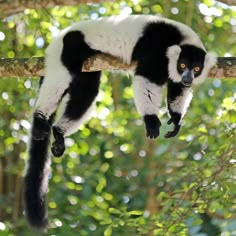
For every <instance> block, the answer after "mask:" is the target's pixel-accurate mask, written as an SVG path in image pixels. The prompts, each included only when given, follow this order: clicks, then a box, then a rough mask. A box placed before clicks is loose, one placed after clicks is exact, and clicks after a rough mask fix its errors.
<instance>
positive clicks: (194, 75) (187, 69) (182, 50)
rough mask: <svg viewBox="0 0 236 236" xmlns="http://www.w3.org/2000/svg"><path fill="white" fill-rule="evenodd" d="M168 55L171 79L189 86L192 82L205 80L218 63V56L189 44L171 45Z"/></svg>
mask: <svg viewBox="0 0 236 236" xmlns="http://www.w3.org/2000/svg"><path fill="white" fill-rule="evenodd" d="M167 57H168V59H169V65H168V71H169V77H170V79H171V80H173V81H174V82H181V83H182V84H183V85H185V86H188V87H189V86H191V84H192V83H199V82H201V81H203V80H204V79H205V78H206V77H207V75H208V72H209V70H210V69H211V68H212V66H214V65H215V63H216V57H215V56H214V55H213V54H211V53H206V51H205V50H204V49H202V48H199V47H196V46H193V45H189V44H185V45H182V46H178V45H174V46H171V47H169V48H168V51H167Z"/></svg>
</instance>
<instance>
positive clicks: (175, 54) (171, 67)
mask: <svg viewBox="0 0 236 236" xmlns="http://www.w3.org/2000/svg"><path fill="white" fill-rule="evenodd" d="M180 53H181V48H180V47H179V46H178V45H173V46H171V47H169V48H168V49H167V52H166V56H167V58H168V59H169V63H168V72H169V77H170V79H171V80H173V81H174V82H180V81H181V76H180V75H179V73H178V71H177V61H178V59H179V55H180Z"/></svg>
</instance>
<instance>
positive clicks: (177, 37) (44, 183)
mask: <svg viewBox="0 0 236 236" xmlns="http://www.w3.org/2000/svg"><path fill="white" fill-rule="evenodd" d="M99 53H107V54H110V55H112V56H115V57H117V58H120V59H122V60H123V61H124V62H126V63H131V62H133V61H135V62H137V64H136V65H137V66H136V68H135V69H134V81H133V88H134V100H135V105H136V107H137V110H138V112H139V113H140V115H141V116H142V118H143V120H144V123H145V126H146V136H147V137H148V138H151V139H152V138H156V137H157V136H158V135H159V129H160V126H161V122H160V120H159V118H158V116H157V113H158V110H159V107H160V104H161V97H162V89H163V86H164V85H165V84H167V106H168V111H169V115H170V119H169V121H168V124H171V123H173V125H174V129H173V131H170V132H168V133H167V134H166V135H165V137H166V138H170V137H173V136H175V135H176V134H177V133H178V132H179V129H180V127H181V120H182V118H183V116H184V115H185V113H186V111H187V108H188V106H189V104H190V102H191V99H192V91H191V85H192V84H194V83H198V82H200V81H203V80H204V79H205V78H206V77H207V75H208V72H209V70H210V68H211V67H212V66H213V65H214V64H215V63H216V58H215V56H213V55H212V54H210V53H207V52H206V50H205V48H204V46H203V44H202V42H201V40H200V39H199V37H198V36H197V34H196V33H195V32H194V31H193V30H192V29H190V28H189V27H188V26H186V25H184V24H182V23H179V22H176V21H173V20H169V19H164V18H161V17H157V16H150V15H148V16H147V15H132V16H112V17H107V18H100V19H98V20H90V21H82V22H79V23H75V24H73V25H71V26H70V27H68V28H67V29H65V30H63V31H62V32H61V33H60V34H59V36H58V37H57V38H55V39H54V40H53V41H52V43H51V44H50V45H49V47H48V48H47V50H46V56H45V57H46V59H45V60H46V61H45V76H44V79H43V80H42V83H41V86H40V89H39V93H38V98H37V101H36V104H35V110H34V115H33V124H32V129H31V136H30V142H29V150H28V153H29V158H28V161H27V168H26V174H25V178H24V183H25V187H24V204H25V214H26V217H27V219H28V222H29V224H30V225H31V226H32V227H34V228H36V229H39V230H43V229H45V228H46V227H47V221H48V220H47V209H46V206H45V205H46V193H47V191H48V172H49V166H50V158H49V155H48V149H49V145H50V136H51V130H52V133H53V136H54V141H53V143H52V147H51V150H52V153H53V155H54V156H58V157H59V156H61V155H62V154H63V153H64V150H65V144H64V137H65V136H66V135H69V134H71V133H73V132H75V131H76V130H77V129H78V127H79V126H80V125H81V124H83V123H84V121H85V120H86V119H87V118H88V117H89V114H90V113H91V110H92V107H93V104H94V103H95V98H96V96H97V94H98V90H99V82H100V74H101V72H100V71H97V72H89V73H88V72H87V73H86V72H82V71H81V68H82V65H83V62H84V61H85V60H86V59H88V58H89V57H91V56H95V55H96V54H99ZM60 102H64V110H63V112H62V114H61V116H60V117H58V118H57V119H56V121H54V120H55V119H54V114H55V112H56V110H57V108H58V104H59V103H60Z"/></svg>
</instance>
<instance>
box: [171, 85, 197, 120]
mask: <svg viewBox="0 0 236 236" xmlns="http://www.w3.org/2000/svg"><path fill="white" fill-rule="evenodd" d="M192 98H193V93H192V90H191V88H185V89H184V90H183V93H182V95H181V96H178V97H176V99H175V100H174V101H172V102H171V103H170V104H169V105H170V108H171V110H172V111H173V112H178V113H180V114H181V118H183V117H184V115H185V113H186V112H187V109H188V107H189V105H190V103H191V100H192Z"/></svg>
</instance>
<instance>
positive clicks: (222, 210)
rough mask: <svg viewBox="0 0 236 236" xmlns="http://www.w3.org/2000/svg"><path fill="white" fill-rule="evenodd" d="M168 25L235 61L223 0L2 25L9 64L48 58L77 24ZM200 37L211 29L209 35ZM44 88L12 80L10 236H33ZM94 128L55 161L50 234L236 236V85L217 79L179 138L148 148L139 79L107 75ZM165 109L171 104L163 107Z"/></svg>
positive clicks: (3, 174)
mask: <svg viewBox="0 0 236 236" xmlns="http://www.w3.org/2000/svg"><path fill="white" fill-rule="evenodd" d="M131 12H132V13H134V14H162V15H164V16H167V17H169V18H173V19H175V20H180V21H182V22H184V23H187V24H189V25H190V26H192V27H193V29H195V30H196V31H197V32H198V33H199V34H200V36H201V38H202V40H203V41H204V43H205V45H206V47H207V48H208V49H210V50H213V51H215V52H216V53H218V54H219V56H223V55H235V53H236V44H235V34H234V33H232V32H235V25H236V23H235V17H236V12H235V11H233V10H232V9H230V8H225V7H223V5H221V4H218V5H214V1H211V0H205V1H201V2H198V1H196V2H195V1H190V0H189V1H188V0H185V1H164V0H162V1H158V2H157V1H152V0H151V1H150V0H149V1H146V0H142V1H141V0H140V1H139V0H132V1H122V2H114V3H106V4H101V5H100V4H89V5H86V6H85V5H81V6H79V7H60V8H59V7H55V8H54V9H51V10H47V11H46V10H37V11H36V10H25V12H24V14H23V13H22V14H19V15H16V16H11V17H8V18H6V20H5V21H4V22H0V26H1V31H2V32H3V33H4V35H5V39H4V40H3V41H2V42H1V44H0V47H1V48H0V50H1V57H14V56H18V57H30V56H42V55H43V52H44V50H45V47H46V46H47V45H48V43H49V42H50V41H51V39H52V36H53V35H54V34H56V33H57V31H58V30H59V29H61V28H64V27H66V26H68V25H69V24H71V23H72V22H74V21H78V20H84V19H85V20H86V19H89V18H96V17H98V16H101V15H102V16H105V15H112V14H127V13H131ZM199 29H200V30H199ZM36 84H37V80H35V79H29V78H28V79H27V78H25V79H18V80H16V79H9V78H7V79H1V80H0V87H1V94H0V95H1V96H0V114H1V118H2V119H1V120H0V140H1V141H0V234H1V235H7V236H8V235H17V236H18V235H19V236H21V235H24V236H27V235H32V234H33V233H32V231H31V230H30V229H29V228H28V227H27V226H26V222H25V219H24V217H23V215H22V205H21V201H22V199H21V189H22V175H23V170H24V162H25V159H26V157H27V152H26V143H27V141H28V132H29V128H30V123H29V122H30V120H31V113H32V104H33V102H34V101H33V99H32V97H35V89H34V88H36ZM101 87H102V91H101V92H100V94H99V97H98V102H97V109H96V112H94V114H93V117H92V119H91V120H90V121H89V122H88V123H87V124H86V125H84V126H83V127H81V128H80V130H79V132H78V133H76V134H74V135H73V136H71V137H68V138H67V139H66V145H67V150H66V154H65V155H64V157H63V158H52V175H51V176H50V192H49V194H48V208H49V219H50V225H49V232H48V235H66V236H74V235H81V236H83V235H84V236H85V235H91V236H93V235H96V236H97V235H105V236H109V235H114V236H116V235H124V236H126V235H127V236H128V235H165V236H168V235H169V236H172V235H180V236H185V235H192V236H200V235H209V236H216V235H233V232H235V230H236V227H235V224H234V221H235V218H236V212H235V209H236V201H235V196H236V186H235V183H234V182H235V165H236V159H235V157H236V144H235V140H236V139H235V138H236V137H235V136H236V132H235V128H236V125H235V123H236V112H235V111H236V102H235V101H236V86H235V81H234V79H231V80H227V79H226V80H218V79H214V80H208V81H207V82H206V83H204V84H202V85H201V86H200V87H197V88H195V96H194V99H193V102H192V104H191V107H190V109H189V112H188V113H187V115H186V117H185V119H184V126H183V128H182V129H181V132H180V134H179V135H178V137H176V138H173V139H168V140H167V139H164V138H163V135H164V134H165V133H166V132H167V130H169V129H171V127H169V126H168V125H166V122H167V119H168V116H167V112H166V109H165V108H163V109H161V111H160V115H161V120H162V124H163V125H162V129H161V135H160V137H159V138H158V139H157V140H155V141H149V140H147V139H146V138H145V133H144V125H143V122H142V120H141V119H140V117H139V115H138V114H137V111H136V109H135V107H134V102H133V100H132V97H133V93H132V88H131V79H129V78H127V76H126V75H125V74H117V73H115V74H113V73H110V72H106V73H104V74H103V79H102V86H101ZM163 107H164V103H163Z"/></svg>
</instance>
